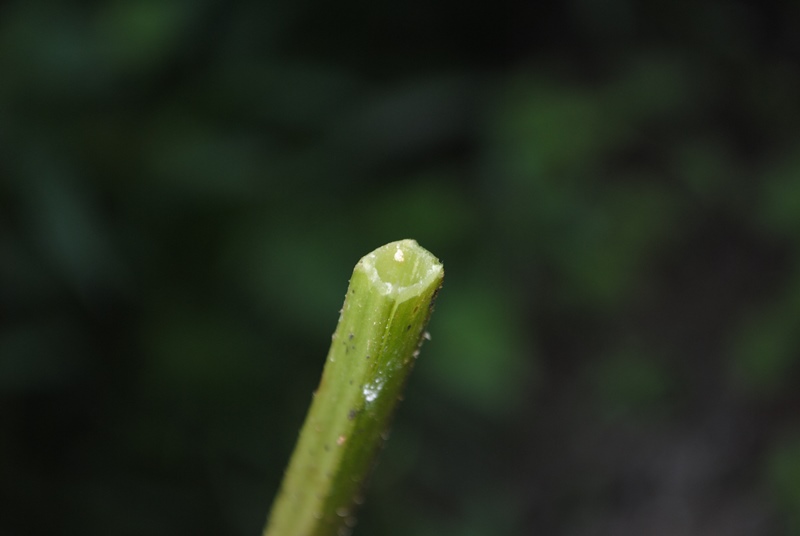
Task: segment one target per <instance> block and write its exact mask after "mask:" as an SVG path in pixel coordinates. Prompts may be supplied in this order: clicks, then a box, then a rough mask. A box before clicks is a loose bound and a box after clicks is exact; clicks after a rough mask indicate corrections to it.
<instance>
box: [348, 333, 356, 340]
mask: <svg viewBox="0 0 800 536" xmlns="http://www.w3.org/2000/svg"><path fill="white" fill-rule="evenodd" d="M354 336H355V335H353V333H352V332H351V333H350V335H348V336H347V338H348V339H350V340H351V341H352V340H353V337H354Z"/></svg>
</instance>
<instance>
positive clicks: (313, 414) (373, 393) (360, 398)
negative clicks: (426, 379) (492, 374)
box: [264, 240, 444, 536]
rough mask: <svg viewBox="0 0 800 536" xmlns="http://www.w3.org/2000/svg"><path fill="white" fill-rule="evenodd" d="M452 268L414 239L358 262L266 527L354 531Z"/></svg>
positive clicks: (303, 532) (269, 532)
mask: <svg viewBox="0 0 800 536" xmlns="http://www.w3.org/2000/svg"><path fill="white" fill-rule="evenodd" d="M443 277H444V269H443V267H442V264H441V263H440V262H439V260H438V259H437V258H436V257H434V256H433V255H431V254H430V253H429V252H428V251H426V250H425V249H423V248H422V247H420V246H419V245H418V244H417V243H416V242H415V241H414V240H401V241H398V242H392V243H389V244H386V245H385V246H382V247H380V248H378V249H376V250H375V251H373V252H372V253H370V254H368V255H366V256H364V257H363V258H362V259H361V260H360V261H359V262H358V264H356V267H355V269H354V270H353V276H352V278H351V279H350V286H349V288H348V289H347V294H346V296H345V301H344V306H343V307H342V310H341V312H340V316H339V323H338V325H337V327H336V332H335V333H334V334H333V341H332V342H331V347H330V351H329V352H328V357H327V360H326V362H325V368H324V370H323V372H322V379H321V380H320V383H319V387H318V388H317V390H316V391H315V392H314V397H313V400H312V403H311V408H310V409H309V412H308V415H307V416H306V420H305V424H304V425H303V428H302V430H301V432H300V438H299V439H298V442H297V445H296V446H295V449H294V453H293V454H292V458H291V460H290V462H289V466H288V468H287V470H286V473H285V475H284V479H283V483H282V484H281V489H280V492H279V493H278V496H277V497H276V499H275V502H274V504H273V506H272V511H271V513H270V517H269V520H268V522H267V526H266V529H265V530H264V536H334V535H335V536H343V535H347V534H349V533H350V531H351V529H352V527H353V525H355V512H356V509H357V507H358V505H360V504H361V503H362V502H363V492H364V487H365V485H366V481H367V479H368V477H369V473H370V472H371V469H372V466H373V465H374V462H375V458H376V455H377V453H378V451H379V450H380V447H381V445H382V444H383V442H384V441H385V439H386V437H387V432H388V429H389V424H390V420H391V416H392V413H393V411H394V409H395V407H396V406H397V403H398V401H399V400H400V398H401V395H402V390H403V388H404V385H405V382H406V379H407V378H408V374H409V372H410V371H411V368H412V367H413V365H414V361H415V359H416V358H417V356H418V355H419V347H420V345H421V344H422V342H423V340H424V338H425V331H424V330H425V326H426V325H427V323H428V319H429V318H430V314H431V311H432V310H433V302H434V299H435V297H436V294H437V293H438V292H439V289H440V288H441V284H442V279H443Z"/></svg>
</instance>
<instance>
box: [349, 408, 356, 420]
mask: <svg viewBox="0 0 800 536" xmlns="http://www.w3.org/2000/svg"><path fill="white" fill-rule="evenodd" d="M347 418H348V419H349V420H351V421H352V420H353V419H355V418H356V410H354V409H351V410H350V412H349V413H348V414H347Z"/></svg>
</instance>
